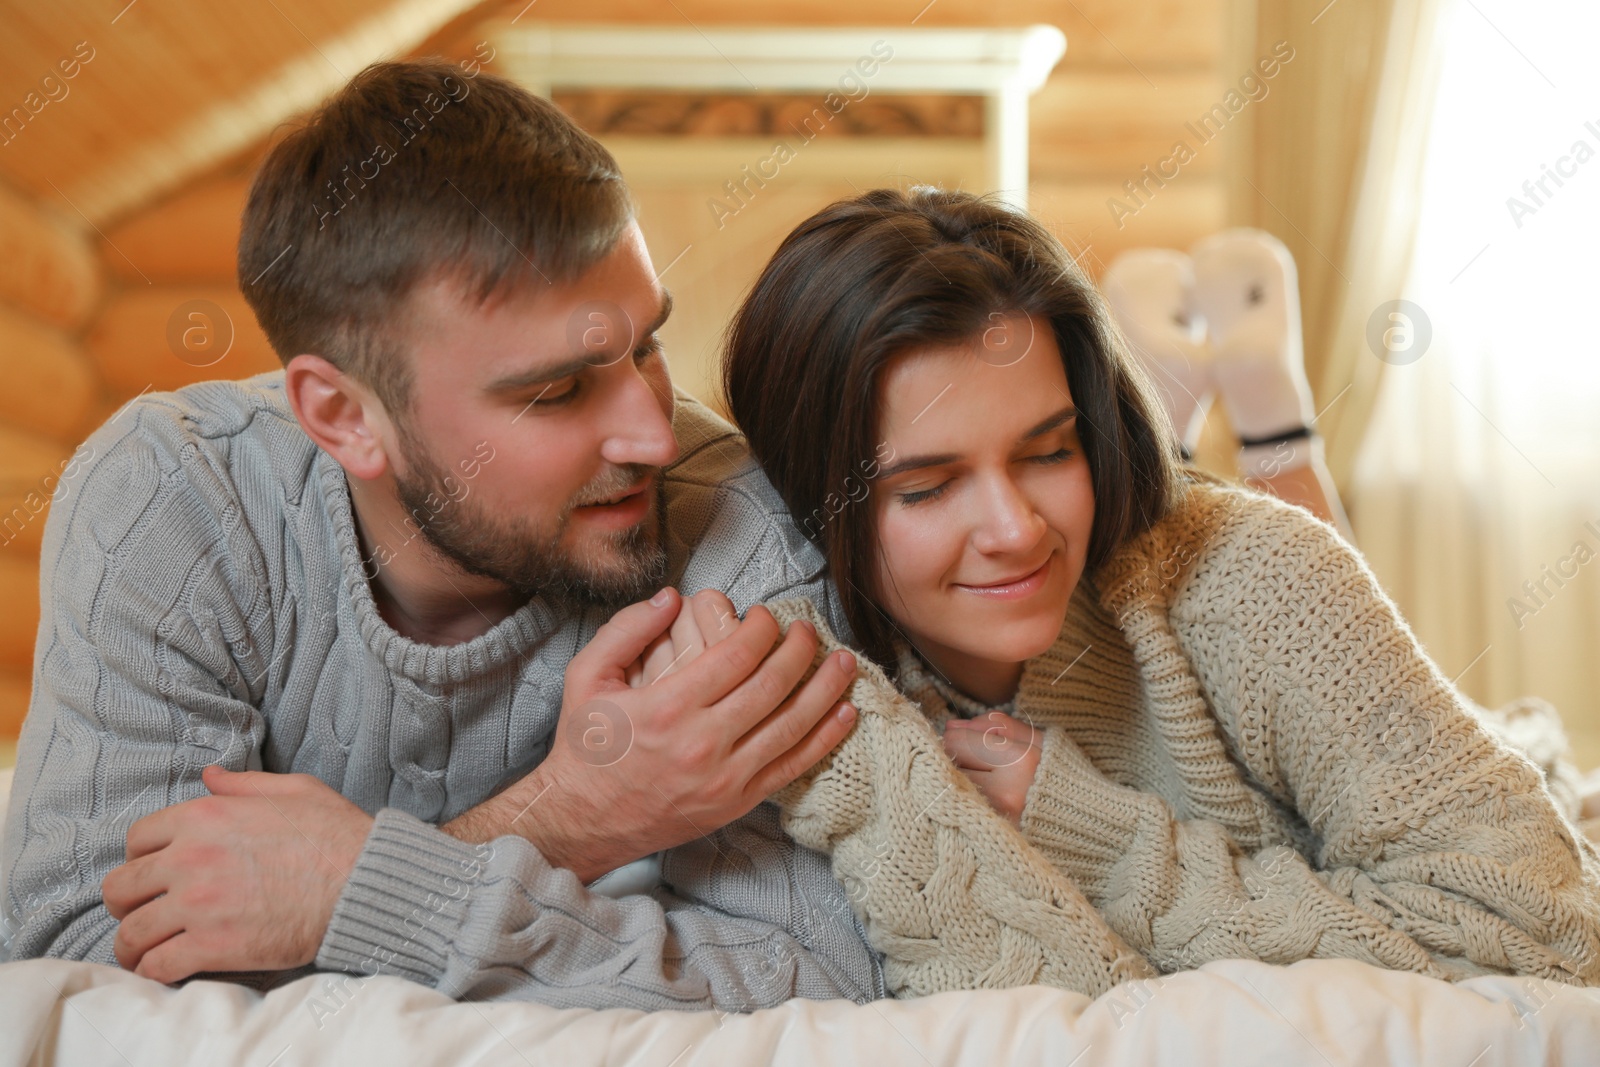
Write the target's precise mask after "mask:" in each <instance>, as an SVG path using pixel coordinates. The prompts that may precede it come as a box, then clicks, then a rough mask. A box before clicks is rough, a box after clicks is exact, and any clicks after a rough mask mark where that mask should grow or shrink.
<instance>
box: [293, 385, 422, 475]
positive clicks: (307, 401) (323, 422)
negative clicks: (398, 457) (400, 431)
mask: <svg viewBox="0 0 1600 1067" xmlns="http://www.w3.org/2000/svg"><path fill="white" fill-rule="evenodd" d="M283 381H284V392H286V393H287V394H288V396H289V406H290V407H292V408H294V414H295V418H297V419H299V420H300V426H301V428H302V429H304V430H305V432H306V435H307V436H308V437H310V438H311V439H312V440H313V441H315V442H316V443H317V445H318V446H319V447H320V448H321V449H322V450H323V451H325V452H327V453H328V454H329V455H330V456H332V457H333V458H334V459H336V460H338V461H339V465H340V466H341V467H343V468H344V469H345V471H346V472H347V473H349V474H350V475H351V476H352V477H355V478H363V479H367V480H370V479H373V478H376V477H378V476H379V475H381V474H383V472H384V471H386V470H388V469H389V456H388V451H387V448H386V446H385V442H386V441H393V440H395V436H394V427H393V425H392V424H391V423H390V421H389V414H388V412H387V411H385V410H384V407H383V403H382V401H380V400H379V399H378V397H377V395H376V394H374V393H373V392H372V390H370V389H368V388H366V387H365V386H364V385H362V384H361V383H360V382H358V381H356V380H355V379H354V378H352V377H351V376H350V375H348V374H346V373H345V372H344V371H342V370H340V369H339V368H338V367H335V366H334V365H333V364H332V363H329V362H328V361H327V360H326V359H323V358H322V357H321V356H314V355H310V354H302V355H298V356H295V357H294V358H293V359H291V360H290V361H289V364H288V366H287V367H286V368H285V369H284V376H283Z"/></svg>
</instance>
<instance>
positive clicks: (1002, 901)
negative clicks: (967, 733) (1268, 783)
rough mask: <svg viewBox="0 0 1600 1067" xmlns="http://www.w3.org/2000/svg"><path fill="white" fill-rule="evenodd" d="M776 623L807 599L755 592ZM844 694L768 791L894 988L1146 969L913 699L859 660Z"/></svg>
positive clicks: (1053, 979)
mask: <svg viewBox="0 0 1600 1067" xmlns="http://www.w3.org/2000/svg"><path fill="white" fill-rule="evenodd" d="M768 607H769V608H771V610H772V613H773V615H774V617H776V618H777V620H778V622H779V623H780V624H782V625H783V626H784V628H785V629H787V628H788V625H789V623H791V622H793V621H794V620H795V619H799V618H803V619H807V620H808V621H810V622H811V623H812V625H814V626H815V627H816V628H817V633H818V635H819V636H820V638H821V640H820V641H819V646H820V647H819V649H818V654H817V659H816V663H818V664H820V663H821V662H822V659H823V657H824V656H825V655H826V654H827V653H828V652H829V651H832V650H833V649H837V648H838V647H840V646H839V644H838V642H837V641H836V640H835V639H834V638H833V635H832V634H831V632H830V631H829V630H828V626H827V623H826V621H825V620H824V619H822V618H821V616H820V614H819V613H818V612H817V610H816V608H815V606H813V605H812V604H811V602H810V601H807V600H800V599H788V600H782V601H776V602H773V603H770V604H768ZM860 662H861V667H860V669H859V671H858V673H857V676H856V680H855V682H854V683H853V685H852V687H851V691H850V697H849V699H850V700H851V701H852V702H853V703H854V704H855V705H856V707H857V708H859V709H860V711H861V716H860V719H859V720H858V721H857V723H856V727H855V729H854V730H852V731H851V733H850V736H849V738H848V739H847V740H846V741H845V742H844V743H843V744H842V745H840V746H839V748H837V749H835V750H834V752H833V753H832V754H830V755H829V756H828V757H827V758H826V759H824V760H823V761H822V762H820V763H818V764H817V765H816V766H815V767H813V768H812V769H811V770H810V771H808V772H807V773H806V774H805V775H803V776H802V777H801V778H800V779H799V780H798V781H796V782H794V783H792V784H791V785H789V786H787V787H786V788H784V789H782V790H779V791H778V792H777V793H776V794H774V795H773V797H772V800H773V801H774V802H775V803H776V804H777V805H778V806H779V807H780V808H781V809H783V816H782V820H783V827H784V829H785V830H787V831H788V832H789V833H790V835H792V836H793V837H794V839H795V840H796V841H798V842H799V843H800V844H802V845H806V846H808V847H810V848H814V849H817V850H819V851H822V852H828V853H831V854H832V856H833V871H834V875H835V876H836V877H838V878H839V880H840V881H841V882H843V883H844V887H845V889H846V891H847V892H848V893H849V896H850V899H851V901H852V902H853V903H854V905H855V907H856V912H857V914H858V915H859V916H860V917H861V919H862V921H863V923H864V925H865V926H866V931H867V938H868V940H869V941H870V942H871V944H872V947H873V948H875V949H877V950H878V951H879V952H881V953H884V957H885V958H884V963H883V968H884V980H885V982H886V983H887V984H888V987H889V991H890V992H891V993H892V994H893V995H895V996H922V995H925V994H929V993H937V992H941V991H944V990H948V989H986V988H1007V987H1010V986H1018V985H1030V984H1034V983H1038V984H1043V985H1053V986H1059V987H1061V988H1064V989H1077V990H1082V991H1084V992H1087V993H1091V994H1099V993H1102V992H1104V991H1105V990H1107V989H1110V988H1111V987H1112V986H1114V985H1116V984H1117V983H1119V982H1121V981H1124V980H1126V979H1130V978H1148V977H1152V976H1154V974H1155V971H1154V970H1153V969H1152V968H1151V967H1150V965H1149V964H1148V963H1146V962H1145V961H1144V959H1143V958H1141V957H1140V956H1139V954H1138V953H1137V952H1135V951H1134V950H1133V949H1132V948H1131V947H1129V946H1128V945H1127V944H1126V943H1125V942H1124V941H1123V940H1122V938H1121V937H1119V936H1118V935H1117V933H1116V932H1115V931H1114V930H1112V929H1111V928H1110V927H1109V926H1107V925H1106V922H1105V920H1104V919H1102V918H1101V917H1100V915H1099V914H1097V913H1096V912H1095V909H1094V907H1093V906H1092V905H1091V904H1090V903H1089V902H1088V901H1087V900H1086V899H1084V896H1083V894H1082V893H1081V892H1079V891H1078V888H1077V887H1076V886H1074V885H1073V884H1072V881H1071V879H1070V878H1068V877H1065V876H1064V875H1063V874H1062V873H1061V872H1059V871H1057V870H1056V869H1055V868H1053V867H1052V866H1051V865H1050V863H1049V862H1047V861H1046V859H1045V857H1044V856H1043V855H1041V854H1040V852H1039V851H1038V850H1037V849H1035V848H1032V847H1030V846H1029V845H1028V843H1027V842H1026V841H1024V840H1023V839H1022V837H1021V835H1020V834H1018V833H1017V831H1016V830H1015V829H1014V828H1013V827H1012V826H1011V824H1010V823H1008V822H1006V821H1005V820H1004V819H1002V818H1000V817H999V816H998V815H996V814H995V812H994V810H993V809H992V808H990V807H989V803H988V801H986V800H985V799H984V798H983V795H982V794H981V793H979V792H978V790H977V787H975V786H974V785H973V784H972V783H971V782H970V781H969V780H968V779H967V777H966V776H965V775H964V774H962V773H961V772H960V771H959V770H957V769H956V767H955V764H953V763H951V762H950V760H949V758H948V757H947V756H946V755H945V753H944V746H943V744H942V742H941V741H940V739H939V736H938V734H936V733H935V732H934V729H933V727H932V726H931V725H930V724H929V722H928V719H927V718H926V716H924V714H923V712H922V710H921V709H920V708H919V707H917V706H916V705H915V704H913V703H912V702H911V701H910V700H909V699H908V698H906V697H905V696H902V695H901V694H900V693H899V692H897V691H896V689H895V688H894V685H893V684H892V683H890V681H889V680H888V678H887V677H885V675H884V674H883V672H882V671H881V670H879V669H878V667H877V666H876V665H874V664H872V663H871V662H870V661H867V660H861V661H860Z"/></svg>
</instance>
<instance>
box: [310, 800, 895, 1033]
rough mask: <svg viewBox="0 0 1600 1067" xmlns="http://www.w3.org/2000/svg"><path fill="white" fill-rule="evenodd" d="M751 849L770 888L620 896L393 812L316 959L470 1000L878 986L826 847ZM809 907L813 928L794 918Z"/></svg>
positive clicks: (748, 994) (562, 1001) (606, 1000)
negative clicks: (705, 895) (713, 894)
mask: <svg viewBox="0 0 1600 1067" xmlns="http://www.w3.org/2000/svg"><path fill="white" fill-rule="evenodd" d="M502 795H503V794H502ZM513 814H515V812H514V811H513ZM770 821H771V822H772V823H773V824H774V827H775V825H776V815H775V814H773V815H771V816H770ZM723 841H724V843H723V844H722V845H709V844H708V845H707V851H709V853H710V855H709V856H703V857H700V859H699V861H698V862H695V863H693V864H691V865H690V866H689V868H687V869H685V870H683V871H681V872H680V873H679V878H680V880H682V881H685V882H687V883H689V885H690V886H691V887H694V886H695V885H696V884H697V883H696V879H697V878H698V879H700V880H702V881H713V882H714V881H716V878H715V868H716V863H715V862H714V861H715V859H716V858H717V857H718V856H719V855H723V854H727V853H731V852H732V851H733V850H734V848H735V845H734V842H733V841H731V840H729V839H727V838H726V837H724V838H723ZM758 845H759V846H760V847H759V848H758V847H757V846H758ZM742 851H743V852H744V855H743V860H744V865H745V866H747V867H748V869H749V871H750V872H751V874H752V875H753V876H756V877H759V879H760V880H761V881H762V883H763V884H762V885H761V886H759V887H752V886H751V885H750V884H749V883H748V882H747V881H745V880H744V879H740V880H737V881H736V882H735V884H733V885H726V886H721V887H720V890H719V893H720V895H717V899H716V903H715V904H711V903H710V902H702V901H701V900H694V899H678V898H676V897H675V896H673V895H672V894H670V893H663V894H651V895H631V896H626V897H623V898H620V899H616V900H613V899H610V898H608V897H605V896H602V895H599V894H595V893H590V892H588V891H586V890H585V889H584V888H583V886H582V885H581V884H580V883H579V882H578V879H577V878H576V877H574V874H573V872H571V871H568V870H559V869H554V868H553V867H551V865H549V864H548V863H547V862H546V861H545V860H544V858H543V857H542V856H541V855H540V854H539V853H538V851H537V850H536V849H534V848H531V847H529V845H528V844H526V843H524V842H523V841H521V840H519V839H518V838H517V837H516V836H515V835H511V836H505V835H502V836H501V837H500V839H499V840H497V841H495V842H494V843H492V844H487V845H485V844H480V845H470V844H467V843H465V842H463V841H461V840H459V839H457V838H455V837H453V836H452V835H449V834H443V833H441V832H440V831H439V830H438V829H437V828H435V827H433V826H431V825H428V824H427V823H425V822H422V821H421V820H418V819H415V818H413V817H411V816H408V815H405V814H404V813H402V812H399V811H396V810H394V809H384V810H382V811H380V812H379V813H378V815H377V818H376V820H375V822H374V827H373V833H372V836H371V838H370V839H369V840H368V842H367V845H366V848H365V849H364V851H363V853H362V856H361V858H360V859H359V860H358V861H357V864H356V869H355V870H354V871H353V872H352V874H351V878H350V882H349V884H348V885H347V887H346V890H345V893H344V895H343V896H342V897H341V899H340V901H339V905H338V907H337V908H336V909H335V911H334V917H333V921H332V922H331V923H330V924H329V927H328V931H327V935H326V937H325V938H324V940H323V943H322V946H321V950H320V952H319V953H318V956H317V966H318V968H319V969H322V970H333V971H344V972H347V973H359V974H367V975H371V974H390V975H396V976H399V977H404V978H407V979H410V980H411V981H415V982H420V983H422V984H424V985H427V986H430V987H432V988H434V989H437V990H439V991H440V992H442V993H445V994H446V995H448V996H451V997H455V998H459V999H477V998H481V997H493V998H495V999H518V1000H535V1001H540V1002H542V1003H547V1004H551V1005H554V1006H557V1007H588V1008H610V1007H628V1008H637V1009H640V1010H647V1011H649V1010H659V1009H680V1010H696V1009H705V1008H720V1009H722V1010H726V1011H752V1010H756V1009H759V1008H764V1007H772V1006H775V1005H777V1004H780V1003H782V1002H783V1001H785V1000H788V999H790V998H792V997H796V996H801V997H814V998H834V997H849V998H851V999H853V1000H857V1001H860V1000H866V999H871V998H872V997H874V996H881V995H882V991H881V976H880V975H878V972H877V969H876V963H875V960H874V958H873V956H872V953H871V951H870V950H869V949H868V948H867V946H866V944H865V942H864V941H862V940H861V938H860V936H859V934H858V932H857V931H856V929H855V926H854V923H853V917H852V916H851V913H850V908H849V901H848V899H847V898H846V897H845V895H844V891H843V888H842V887H840V886H839V885H838V883H837V882H835V881H833V879H832V877H831V875H829V873H828V870H827V860H826V857H823V856H820V855H818V854H815V853H807V854H804V855H802V854H799V853H797V850H796V847H795V845H794V844H793V842H792V841H789V840H788V839H787V838H786V837H784V836H782V835H781V834H779V833H776V832H768V833H766V834H765V835H763V840H761V841H759V842H751V843H749V844H748V846H747V848H745V849H744V850H742ZM718 905H720V907H719V906H718ZM796 907H803V910H804V913H805V915H806V918H805V919H804V921H803V922H801V923H800V924H799V930H802V931H804V934H803V935H802V934H798V933H797V932H795V931H792V930H791V929H790V927H791V926H792V925H795V923H796V914H795V911H794V909H795V908H796ZM802 936H803V937H804V940H802V939H801V938H802Z"/></svg>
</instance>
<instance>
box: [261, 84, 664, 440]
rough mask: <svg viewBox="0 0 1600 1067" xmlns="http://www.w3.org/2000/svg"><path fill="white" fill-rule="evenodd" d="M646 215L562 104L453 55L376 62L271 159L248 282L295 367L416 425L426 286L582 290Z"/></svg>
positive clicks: (264, 171) (279, 347) (271, 333)
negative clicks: (419, 323)
mask: <svg viewBox="0 0 1600 1067" xmlns="http://www.w3.org/2000/svg"><path fill="white" fill-rule="evenodd" d="M632 217H633V204H632V200H631V199H630V197H629V195H628V191H627V186H626V185H625V184H624V182H623V180H622V174H621V172H620V171H618V169H617V164H616V161H615V160H614V159H612V157H611V154H610V153H609V152H607V151H606V149H605V148H604V147H603V146H602V145H601V144H600V143H599V142H598V141H596V140H595V139H594V138H593V137H590V136H589V135H588V134H586V133H584V132H583V131H582V130H581V129H579V128H578V127H577V126H576V125H575V124H574V123H573V122H572V120H571V119H569V118H567V117H566V116H565V115H564V114H562V113H561V112H560V111H559V110H558V109H557V108H556V106H555V105H554V104H552V103H550V102H549V101H548V100H544V99H541V98H540V97H538V96H536V95H534V94H533V93H531V92H529V91H527V90H526V89H523V88H521V87H520V86H518V85H516V84H515V83H513V82H511V81H509V80H507V79H505V78H502V77H497V76H495V75H493V74H477V75H476V76H469V75H468V74H467V73H465V72H464V71H463V70H462V69H461V68H458V67H456V66H455V65H453V64H451V63H449V62H446V61H444V60H440V59H430V60H420V61H408V62H397V63H375V64H373V65H372V66H370V67H368V68H367V69H365V70H363V71H362V72H361V73H360V74H358V75H356V76H355V78H353V79H352V80H351V81H350V84H348V85H346V86H345V87H344V88H343V89H341V90H340V91H339V92H338V93H337V94H335V95H334V96H333V97H332V98H331V99H329V100H328V101H327V102H326V103H324V104H323V105H322V106H321V107H320V108H318V109H317V110H316V111H315V112H313V113H312V114H311V115H310V116H309V118H308V119H307V120H306V121H305V122H304V123H303V124H302V125H301V126H299V127H298V128H297V129H295V130H294V131H293V132H291V133H290V134H289V135H288V136H287V137H285V138H284V139H283V140H282V141H281V142H279V143H278V144H277V145H276V146H275V147H274V148H273V149H272V151H271V153H270V154H268V156H267V158H266V160H265V161H264V162H263V163H262V165H261V169H260V171H259V172H258V173H257V174H256V178H255V181H254V183H253V184H252V185H251V188H250V197H249V201H248V202H247V204H246V206H245V211H244V220H243V226H242V229H241V231H240V235H239V285H240V288H242V289H243V290H244V295H245V299H246V300H248V301H249V302H250V306H251V308H253V309H254V310H255V313H256V318H257V319H258V320H259V321H260V323H261V328H262V329H263V330H264V331H265V332H266V335H267V338H268V340H270V341H271V342H272V346H273V348H274V349H275V350H276V351H277V353H278V357H279V358H280V359H282V360H283V361H284V362H285V363H287V362H288V361H289V360H290V359H292V358H293V357H294V356H296V355H298V354H300V353H302V352H310V353H315V354H317V355H321V356H323V357H324V358H325V359H327V360H329V361H330V362H332V363H333V364H334V365H336V366H338V367H339V368H340V369H341V370H344V371H345V372H346V373H348V374H351V375H352V376H353V377H355V378H356V379H357V380H359V381H361V382H363V383H364V384H366V385H367V386H368V387H370V388H371V389H373V390H374V391H375V392H376V393H377V394H378V396H379V398H380V399H381V400H382V401H383V403H384V405H385V406H386V407H387V408H388V409H389V411H390V412H391V413H393V414H396V415H399V414H401V413H403V412H404V411H405V410H406V408H407V406H408V401H409V397H410V386H411V368H410V363H409V359H408V357H407V353H406V349H405V347H404V345H403V343H402V342H403V338H402V337H400V336H398V335H397V334H398V332H399V331H397V330H395V329H393V328H392V327H393V326H395V325H396V324H397V323H399V322H401V321H403V319H402V316H401V311H402V308H403V304H404V301H405V300H406V298H407V296H408V295H409V294H410V292H411V291H412V289H413V287H415V286H416V285H417V284H418V283H419V282H423V281H426V280H432V279H434V278H436V277H449V278H451V279H452V280H454V281H456V282H458V283H459V284H460V285H461V286H462V287H463V289H464V291H465V292H467V293H469V294H473V295H475V296H476V298H477V299H478V300H480V301H481V300H486V299H488V298H489V297H490V296H491V295H493V294H494V293H495V292H496V291H497V290H501V289H504V288H509V287H513V286H517V285H522V284H527V283H536V284H539V285H544V284H548V283H553V282H564V281H569V280H571V279H572V278H574V277H576V276H577V275H579V274H581V273H582V272H583V271H584V270H585V269H586V268H588V267H589V266H591V265H593V264H594V263H595V262H596V261H598V260H599V259H601V258H602V257H603V256H604V255H605V254H606V253H607V252H608V251H610V250H611V248H612V247H613V246H614V245H615V244H616V241H617V239H618V237H619V236H620V235H621V233H622V231H623V230H624V229H625V228H626V226H627V224H628V222H629V221H630V220H631V219H632Z"/></svg>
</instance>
